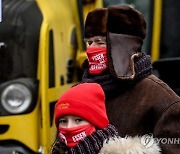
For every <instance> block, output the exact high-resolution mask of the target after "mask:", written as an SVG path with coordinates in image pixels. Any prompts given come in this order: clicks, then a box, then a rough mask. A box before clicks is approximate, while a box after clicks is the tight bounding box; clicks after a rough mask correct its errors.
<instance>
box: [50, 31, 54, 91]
mask: <svg viewBox="0 0 180 154" xmlns="http://www.w3.org/2000/svg"><path fill="white" fill-rule="evenodd" d="M54 86H55V71H54V39H53V31H52V30H51V31H50V32H49V88H52V87H54Z"/></svg>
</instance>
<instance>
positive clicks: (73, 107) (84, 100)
mask: <svg viewBox="0 0 180 154" xmlns="http://www.w3.org/2000/svg"><path fill="white" fill-rule="evenodd" d="M55 124H56V127H57V130H58V134H57V138H56V140H55V142H54V144H53V147H52V153H53V154H65V153H73V154H77V153H78V154H98V153H100V152H101V153H102V154H103V153H104V151H105V153H112V150H115V153H116V152H117V151H116V149H115V148H113V149H112V150H111V149H110V148H109V145H108V140H110V141H111V145H112V147H115V146H116V144H117V145H119V147H118V148H120V149H118V148H117V149H118V151H119V152H118V153H120V152H124V151H123V150H124V149H125V151H126V146H124V143H125V142H124V140H121V139H122V138H120V137H118V132H117V130H116V128H115V127H114V126H112V125H111V124H109V120H108V117H107V114H106V108H105V96H104V92H103V90H102V88H101V86H100V85H99V84H97V83H82V84H79V85H77V86H74V87H72V88H70V89H69V90H68V91H67V92H66V93H64V94H63V95H62V96H61V97H60V99H59V100H58V102H57V103H56V105H55ZM131 140H132V138H131ZM136 140H137V139H136ZM122 141H123V143H122ZM106 143H107V144H106ZM128 143H129V142H127V144H128ZM103 145H104V146H105V147H104V149H103V148H102V147H103ZM111 145H110V146H111ZM132 145H133V144H132ZM136 145H137V144H136ZM140 146H141V147H143V145H140ZM127 149H128V150H129V147H128V146H127ZM135 149H136V147H134V148H133V152H134V150H135ZM137 149H138V148H137ZM139 149H140V148H139ZM139 149H138V150H139ZM101 150H102V151H101ZM109 150H110V151H109ZM107 151H108V152H107ZM149 154H150V153H149ZM154 154H156V153H154Z"/></svg>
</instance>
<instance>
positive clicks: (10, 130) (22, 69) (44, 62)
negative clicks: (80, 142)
mask: <svg viewBox="0 0 180 154" xmlns="http://www.w3.org/2000/svg"><path fill="white" fill-rule="evenodd" d="M97 7H102V1H101V0H3V1H2V21H1V22H0V153H2V154H3V153H8V154H9V153H13V154H15V153H23V154H32V153H43V154H49V153H50V149H51V145H52V142H53V140H54V138H55V135H56V129H55V126H54V122H53V116H54V105H55V103H56V101H57V100H58V98H59V97H60V95H61V94H62V93H63V92H64V91H65V90H67V89H68V88H69V87H71V86H72V85H73V84H75V83H76V82H78V81H79V80H80V77H81V64H82V63H83V61H84V59H85V58H86V55H85V52H84V50H85V48H86V46H85V44H84V42H83V25H84V19H85V17H86V15H87V13H88V12H89V11H90V10H92V9H94V8H97Z"/></svg>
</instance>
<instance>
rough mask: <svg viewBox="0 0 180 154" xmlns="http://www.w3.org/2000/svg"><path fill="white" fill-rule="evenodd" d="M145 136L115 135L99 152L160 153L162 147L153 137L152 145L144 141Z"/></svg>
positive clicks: (127, 153)
mask: <svg viewBox="0 0 180 154" xmlns="http://www.w3.org/2000/svg"><path fill="white" fill-rule="evenodd" d="M142 139H143V137H138V136H136V137H125V138H121V137H114V138H110V139H109V140H108V141H107V140H106V141H105V142H104V144H103V147H102V149H101V151H100V153H99V154H160V153H161V152H160V151H161V149H160V147H159V146H158V144H157V143H155V141H154V139H153V138H151V141H150V142H148V143H151V144H152V145H151V146H145V145H143V143H142Z"/></svg>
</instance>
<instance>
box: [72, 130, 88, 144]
mask: <svg viewBox="0 0 180 154" xmlns="http://www.w3.org/2000/svg"><path fill="white" fill-rule="evenodd" d="M85 137H86V133H85V132H81V133H79V134H77V135H75V136H73V137H72V139H73V141H74V142H77V141H79V140H82V139H83V138H85Z"/></svg>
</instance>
